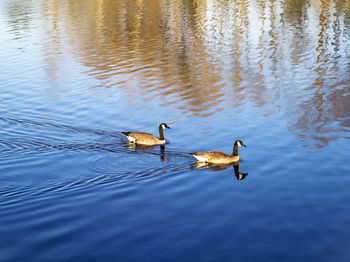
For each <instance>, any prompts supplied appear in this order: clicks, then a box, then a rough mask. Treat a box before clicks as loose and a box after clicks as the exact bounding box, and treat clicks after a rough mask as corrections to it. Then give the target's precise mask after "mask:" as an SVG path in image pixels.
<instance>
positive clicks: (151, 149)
mask: <svg viewBox="0 0 350 262" xmlns="http://www.w3.org/2000/svg"><path fill="white" fill-rule="evenodd" d="M155 147H157V146H143V145H137V144H135V143H128V144H127V148H128V149H131V150H132V151H138V152H142V153H148V154H155V155H158V154H159V156H160V160H161V161H162V162H163V163H167V162H168V160H169V154H168V153H167V152H166V150H165V146H164V145H161V146H160V153H158V152H157V151H156V150H155Z"/></svg>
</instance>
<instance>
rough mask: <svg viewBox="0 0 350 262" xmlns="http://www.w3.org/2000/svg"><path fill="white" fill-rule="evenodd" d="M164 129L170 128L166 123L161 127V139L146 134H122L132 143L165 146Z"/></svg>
mask: <svg viewBox="0 0 350 262" xmlns="http://www.w3.org/2000/svg"><path fill="white" fill-rule="evenodd" d="M164 128H169V129H170V127H169V126H168V125H167V124H166V123H161V124H160V125H159V138H158V137H156V136H154V135H152V134H150V133H146V132H122V133H123V134H124V135H125V136H126V138H127V139H128V140H129V142H131V143H135V144H137V145H144V146H155V145H164V144H165V139H164V132H163V129H164Z"/></svg>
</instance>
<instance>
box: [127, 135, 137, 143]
mask: <svg viewBox="0 0 350 262" xmlns="http://www.w3.org/2000/svg"><path fill="white" fill-rule="evenodd" d="M126 138H127V139H128V140H129V142H135V140H136V139H135V138H133V137H132V136H126Z"/></svg>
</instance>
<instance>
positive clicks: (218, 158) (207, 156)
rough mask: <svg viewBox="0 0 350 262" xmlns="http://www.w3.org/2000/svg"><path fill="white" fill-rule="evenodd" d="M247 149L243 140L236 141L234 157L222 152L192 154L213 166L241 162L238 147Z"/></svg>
mask: <svg viewBox="0 0 350 262" xmlns="http://www.w3.org/2000/svg"><path fill="white" fill-rule="evenodd" d="M240 146H243V147H246V145H245V144H243V142H242V141H241V140H236V141H235V143H234V146H233V153H232V155H228V154H226V153H224V152H220V151H207V152H193V153H190V154H191V155H193V156H194V157H195V158H196V159H197V160H198V161H200V162H206V163H213V164H231V163H235V162H238V161H239V155H238V147H240Z"/></svg>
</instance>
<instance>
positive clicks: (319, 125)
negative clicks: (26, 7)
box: [42, 0, 350, 144]
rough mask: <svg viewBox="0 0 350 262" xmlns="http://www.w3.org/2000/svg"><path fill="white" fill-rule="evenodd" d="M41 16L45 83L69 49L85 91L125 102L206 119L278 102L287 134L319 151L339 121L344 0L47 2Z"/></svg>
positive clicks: (345, 77)
mask: <svg viewBox="0 0 350 262" xmlns="http://www.w3.org/2000/svg"><path fill="white" fill-rule="evenodd" d="M42 13H43V17H45V23H43V25H42V29H43V30H42V31H43V34H42V35H43V38H45V40H46V41H43V43H44V44H43V45H44V47H43V50H44V53H45V54H46V57H45V63H46V65H47V66H46V70H47V74H48V76H49V77H50V78H51V79H52V82H53V83H55V81H56V79H57V74H59V70H60V68H61V64H63V63H64V62H65V59H64V56H63V55H61V54H64V53H67V51H68V52H70V53H72V54H73V56H74V58H75V59H76V61H77V62H78V63H81V64H82V65H83V66H84V68H85V70H86V71H85V72H84V74H87V75H88V76H90V77H92V78H94V79H96V81H95V84H94V85H92V86H90V87H89V88H98V87H105V88H118V89H120V90H122V91H121V92H120V94H119V93H118V99H123V100H125V101H127V102H128V103H129V104H131V105H133V104H134V103H135V101H136V102H137V103H144V104H145V105H148V104H152V103H148V102H149V101H154V100H157V101H159V102H158V103H159V105H158V106H160V107H162V108H165V107H169V108H171V110H176V111H177V112H180V113H182V114H186V115H187V116H189V117H193V116H198V117H210V116H214V115H215V114H216V113H218V112H221V111H223V110H227V109H232V108H233V109H236V108H238V107H240V108H238V109H236V110H244V107H242V106H243V105H244V104H245V103H251V104H252V105H253V106H256V107H264V106H266V105H271V104H278V106H276V108H275V110H274V111H278V110H283V112H284V113H285V115H286V117H287V118H288V119H289V128H290V130H291V131H292V132H294V133H295V134H296V135H298V136H304V135H305V133H309V136H310V137H313V136H314V134H315V132H316V133H317V134H318V135H317V136H318V138H317V139H318V140H321V141H323V142H322V143H323V144H326V143H327V140H328V139H329V138H328V137H327V136H323V135H321V134H322V133H325V132H327V130H328V128H329V126H330V125H332V123H334V122H335V121H341V122H342V121H344V123H342V124H343V125H346V121H348V120H347V118H346V117H345V118H344V115H346V112H345V111H344V110H347V106H346V105H347V104H348V102H347V101H348V100H349V96H348V94H347V88H346V87H344V88H338V87H339V86H340V87H343V86H347V85H349V83H350V79H349V70H350V69H349V63H348V62H346V61H348V60H349V59H350V57H349V53H348V49H347V45H346V44H347V43H349V41H350V40H349V37H348V36H347V32H349V30H350V29H349V28H350V25H349V19H344V17H345V18H346V17H348V16H349V1H348V0H346V1H340V0H339V1H338V0H313V1H306V0H295V1H294V0H286V1H280V0H259V1H251V0H240V1H238V0H229V1H209V0H195V1H184V0H175V1H165V0H161V1H156V0H129V1H126V0H103V1H102V0H99V1H97V0H88V1H86V0H85V1H83V0H74V1H68V0H63V1H60V4H59V5H58V2H57V0H49V1H44V2H43V8H42ZM53 86H55V84H54V85H53ZM57 86H58V84H57ZM342 124H340V125H338V126H342ZM340 129H341V127H340ZM333 131H337V130H333ZM322 143H321V144H322Z"/></svg>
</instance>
